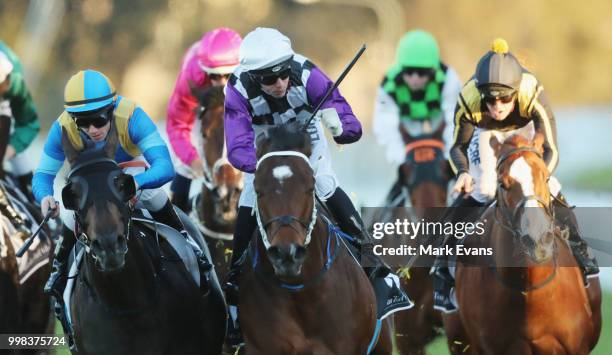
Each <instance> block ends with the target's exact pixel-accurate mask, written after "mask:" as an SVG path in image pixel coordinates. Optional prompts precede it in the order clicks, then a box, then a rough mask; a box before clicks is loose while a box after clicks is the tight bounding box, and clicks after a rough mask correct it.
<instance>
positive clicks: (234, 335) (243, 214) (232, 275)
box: [223, 207, 257, 348]
mask: <svg viewBox="0 0 612 355" xmlns="http://www.w3.org/2000/svg"><path fill="white" fill-rule="evenodd" d="M256 228H257V220H256V218H255V216H254V215H253V209H252V208H250V207H239V208H238V216H237V217H236V229H235V231H234V242H233V247H232V260H231V262H230V269H229V272H228V273H227V276H226V278H225V282H224V283H223V291H225V299H226V300H227V304H228V306H229V313H230V319H229V320H230V322H229V326H228V330H227V342H228V343H229V344H230V346H232V347H234V348H236V347H239V346H241V345H242V344H244V340H243V338H242V332H241V330H240V323H239V322H238V299H239V294H240V292H239V291H240V287H239V285H240V276H241V273H240V271H241V269H242V265H243V264H244V261H245V260H246V253H245V252H246V249H247V247H248V245H249V241H250V240H251V237H252V236H253V233H254V232H255V229H256Z"/></svg>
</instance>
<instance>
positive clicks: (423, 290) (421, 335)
mask: <svg viewBox="0 0 612 355" xmlns="http://www.w3.org/2000/svg"><path fill="white" fill-rule="evenodd" d="M450 180H451V170H450V167H449V166H448V161H447V160H446V159H445V158H444V143H443V142H442V140H441V137H440V136H432V137H429V136H425V137H420V138H418V139H414V140H412V141H411V142H410V143H407V144H406V160H405V162H404V163H403V164H402V165H401V166H400V183H401V185H402V188H403V189H404V190H405V191H407V192H408V194H409V198H410V207H408V209H409V211H410V212H411V213H410V214H408V215H406V212H408V209H395V210H394V213H393V216H392V220H396V219H404V218H407V219H409V220H413V221H414V222H416V221H418V220H420V219H425V220H426V221H436V220H438V219H439V217H440V216H439V213H440V212H441V211H442V207H444V206H446V198H447V187H448V182H449V181H450ZM426 238H427V237H426V236H418V237H417V238H415V239H410V240H406V241H405V243H404V244H406V245H412V246H415V247H417V248H418V246H419V245H420V244H424V243H426V242H427V239H426ZM416 258H417V257H413V259H411V260H407V262H406V263H405V264H404V266H403V267H402V268H401V269H400V276H402V277H401V285H402V288H403V289H404V291H406V293H407V294H409V295H410V296H411V298H412V299H413V300H414V303H415V306H414V307H412V308H411V309H408V310H407V311H406V312H399V313H398V314H397V315H396V316H395V336H396V337H395V344H396V347H397V349H398V351H400V353H401V354H424V353H425V346H426V345H427V344H428V343H429V342H431V341H432V340H433V339H434V338H435V337H436V336H438V335H439V332H438V331H437V330H436V329H437V328H440V327H441V326H442V318H441V317H440V314H439V312H437V311H435V310H434V309H433V286H432V280H431V277H430V275H429V267H428V266H427V265H431V264H430V263H428V262H426V261H424V260H418V261H417V260H416Z"/></svg>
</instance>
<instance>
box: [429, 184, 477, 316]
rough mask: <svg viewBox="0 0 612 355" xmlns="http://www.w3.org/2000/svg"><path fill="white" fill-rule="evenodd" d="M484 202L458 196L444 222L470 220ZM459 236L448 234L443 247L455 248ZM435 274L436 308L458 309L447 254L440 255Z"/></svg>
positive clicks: (442, 309)
mask: <svg viewBox="0 0 612 355" xmlns="http://www.w3.org/2000/svg"><path fill="white" fill-rule="evenodd" d="M483 205H484V204H483V203H482V202H478V201H476V200H475V199H474V198H473V197H471V196H469V197H467V198H465V197H464V196H463V195H461V196H459V197H457V199H455V201H454V202H453V203H452V205H451V206H450V207H449V210H448V214H447V215H446V216H444V217H443V218H442V220H443V222H451V223H453V224H454V223H457V222H469V220H468V219H469V218H470V217H474V213H473V212H474V208H476V207H482V206H483ZM456 243H457V238H455V237H454V236H452V235H450V236H446V238H445V240H444V241H443V243H442V245H441V247H444V246H448V247H449V248H450V249H451V250H454V249H455V245H456ZM431 274H432V275H433V288H434V308H435V309H437V310H439V311H442V312H445V313H450V312H454V311H456V310H457V308H456V307H455V305H454V304H453V302H452V293H453V290H454V287H455V280H454V278H453V276H451V273H450V270H449V265H448V258H447V255H444V254H442V255H438V256H437V257H436V260H435V261H434V264H433V266H432V268H431Z"/></svg>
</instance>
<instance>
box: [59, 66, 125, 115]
mask: <svg viewBox="0 0 612 355" xmlns="http://www.w3.org/2000/svg"><path fill="white" fill-rule="evenodd" d="M116 97H117V92H116V91H115V86H113V83H112V82H111V81H110V79H109V78H107V77H106V75H104V74H102V73H100V72H99V71H95V70H91V69H86V70H81V71H79V72H78V73H76V74H74V75H73V76H72V77H71V78H70V80H68V83H67V84H66V88H65V89H64V109H65V110H66V111H67V112H86V111H94V110H98V109H100V108H102V107H105V106H108V105H110V104H112V103H113V102H114V101H115V99H116Z"/></svg>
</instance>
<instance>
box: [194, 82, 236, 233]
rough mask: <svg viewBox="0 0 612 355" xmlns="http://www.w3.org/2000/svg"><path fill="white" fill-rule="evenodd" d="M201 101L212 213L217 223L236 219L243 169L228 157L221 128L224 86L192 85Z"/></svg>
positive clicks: (205, 163)
mask: <svg viewBox="0 0 612 355" xmlns="http://www.w3.org/2000/svg"><path fill="white" fill-rule="evenodd" d="M192 92H193V94H194V96H195V97H197V98H198V101H199V102H200V107H199V108H198V117H199V118H200V120H201V121H202V122H201V123H202V124H201V130H200V134H201V136H202V141H203V147H202V148H203V151H204V160H205V161H204V187H205V188H206V189H208V190H209V191H210V192H211V193H212V196H213V199H214V200H215V216H214V218H215V219H217V220H218V222H222V221H229V220H233V219H235V218H236V205H237V203H238V198H239V197H240V192H241V191H242V187H243V176H242V172H240V171H239V170H238V169H236V168H234V167H233V166H232V165H231V164H230V163H229V161H228V160H227V153H226V151H225V139H224V128H223V114H224V106H223V105H224V100H225V95H224V93H223V87H211V88H209V89H206V90H201V89H197V88H192Z"/></svg>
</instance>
